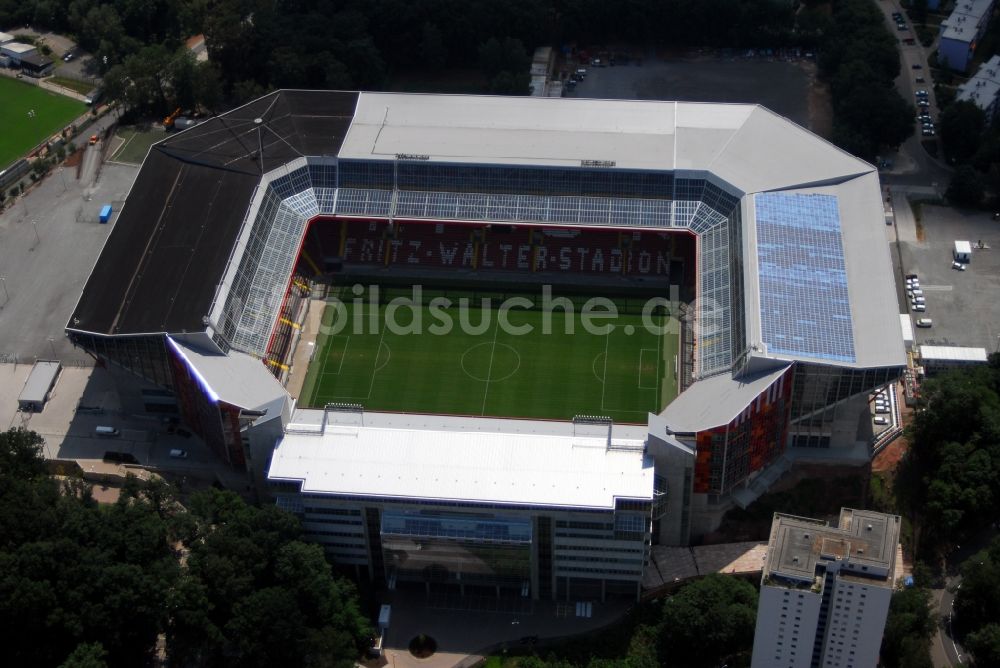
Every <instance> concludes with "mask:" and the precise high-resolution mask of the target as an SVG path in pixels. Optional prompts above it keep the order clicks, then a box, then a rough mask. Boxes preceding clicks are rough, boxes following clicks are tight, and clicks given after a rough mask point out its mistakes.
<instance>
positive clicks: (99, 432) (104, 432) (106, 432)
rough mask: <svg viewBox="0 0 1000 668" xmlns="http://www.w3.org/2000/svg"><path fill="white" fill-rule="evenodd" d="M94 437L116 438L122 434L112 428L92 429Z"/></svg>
mask: <svg viewBox="0 0 1000 668" xmlns="http://www.w3.org/2000/svg"><path fill="white" fill-rule="evenodd" d="M94 435H96V436H98V437H100V438H114V437H116V436H121V435H122V433H121V432H120V431H118V430H117V429H115V428H114V427H96V428H95V429H94Z"/></svg>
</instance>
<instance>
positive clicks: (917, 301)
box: [910, 297, 927, 304]
mask: <svg viewBox="0 0 1000 668" xmlns="http://www.w3.org/2000/svg"><path fill="white" fill-rule="evenodd" d="M910 301H912V302H913V303H914V304H926V303H927V300H926V299H924V298H923V297H914V298H913V299H912V300H910Z"/></svg>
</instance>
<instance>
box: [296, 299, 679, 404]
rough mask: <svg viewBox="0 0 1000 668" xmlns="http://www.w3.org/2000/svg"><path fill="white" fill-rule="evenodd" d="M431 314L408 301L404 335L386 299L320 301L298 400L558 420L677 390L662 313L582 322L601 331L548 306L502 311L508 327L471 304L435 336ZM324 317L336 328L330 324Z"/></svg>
mask: <svg viewBox="0 0 1000 668" xmlns="http://www.w3.org/2000/svg"><path fill="white" fill-rule="evenodd" d="M430 310H431V309H429V308H428V307H426V306H424V307H418V308H417V312H418V313H419V318H420V322H421V327H420V330H421V331H420V332H419V333H407V332H404V331H400V328H399V327H395V326H393V327H390V326H389V325H388V324H387V323H389V322H392V323H398V324H400V325H401V326H402V327H403V328H407V326H411V325H412V324H413V323H414V322H415V320H414V316H413V311H411V310H409V309H405V310H404V311H405V312H403V311H393V312H391V313H388V314H387V307H386V306H375V305H370V304H359V305H354V304H351V303H350V302H348V303H345V304H339V305H337V306H329V305H328V306H327V307H326V311H325V312H324V314H323V323H324V327H323V328H322V329H323V331H321V333H320V335H319V337H318V339H317V341H316V352H315V354H314V356H313V361H312V363H311V364H310V367H309V370H308V372H307V375H306V380H305V385H304V387H303V392H302V397H301V402H302V404H303V405H305V406H315V407H322V406H324V405H326V404H328V403H356V404H361V405H362V406H363V407H364V408H365V409H369V410H381V411H398V412H418V413H443V414H449V415H476V416H484V415H485V416H500V417H520V418H542V419H557V420H567V419H570V418H572V417H573V416H575V415H601V416H608V417H611V418H612V419H613V420H615V421H616V422H631V423H639V422H645V419H646V414H647V412H649V411H654V412H658V411H659V410H660V409H661V408H662V407H663V406H665V405H666V404H668V403H669V402H670V401H672V400H673V399H674V397H675V396H676V394H677V376H676V372H675V369H676V368H677V360H676V356H677V349H678V341H679V338H678V334H677V331H676V328H670V327H663V326H662V324H663V323H665V322H666V317H665V316H662V315H661V316H653V317H652V318H653V319H654V323H655V324H658V325H660V327H659V329H661V330H662V329H666V330H668V331H667V332H666V333H664V332H662V331H650V328H648V327H644V326H643V320H642V317H641V316H639V315H618V316H617V317H615V318H614V319H600V320H596V319H595V320H592V321H591V322H592V324H593V326H592V327H591V329H592V330H593V328H594V326H596V327H602V328H605V329H607V331H606V333H592V332H591V331H587V330H586V329H585V328H584V323H583V321H582V316H581V315H580V313H579V311H577V312H576V313H574V314H568V313H566V312H565V311H563V310H556V311H555V312H554V313H552V314H551V316H549V317H550V319H549V320H548V322H549V323H550V324H549V326H548V327H546V326H545V324H546V319H547V315H546V314H543V313H542V312H541V311H530V310H518V309H512V310H509V311H507V312H506V313H505V316H506V322H507V323H509V325H510V326H509V327H508V326H501V320H500V318H499V317H497V316H498V312H497V311H495V310H489V309H485V310H484V309H479V308H472V309H468V311H467V313H468V316H467V321H469V322H470V323H471V324H472V325H473V326H478V329H477V330H475V331H471V330H470V328H469V327H463V326H459V312H458V309H457V308H453V309H449V310H447V314H448V316H449V317H450V319H451V320H452V322H453V323H454V325H455V326H454V327H452V328H451V329H450V331H448V332H447V333H435V331H434V330H433V329H432V327H431V326H432V325H434V324H436V323H439V322H440V321H439V320H436V319H435V318H433V317H431V316H432V314H431V312H430ZM401 313H402V315H400V314H401ZM335 322H341V323H346V326H345V327H343V328H342V329H339V330H338V328H337V327H335V326H333V325H334V323H335ZM609 325H610V328H608V326H609ZM410 328H411V329H416V328H413V327H410ZM527 328H531V331H530V333H524V331H525V330H526V329H527ZM568 331H570V332H572V333H567V332H568ZM601 331H602V332H604V330H603V329H602V330H601Z"/></svg>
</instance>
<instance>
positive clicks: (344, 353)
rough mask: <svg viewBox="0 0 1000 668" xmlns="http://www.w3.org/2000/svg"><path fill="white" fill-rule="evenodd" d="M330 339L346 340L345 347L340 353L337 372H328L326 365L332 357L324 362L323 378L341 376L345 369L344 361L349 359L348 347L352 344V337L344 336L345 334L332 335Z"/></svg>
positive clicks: (328, 357) (321, 373)
mask: <svg viewBox="0 0 1000 668" xmlns="http://www.w3.org/2000/svg"><path fill="white" fill-rule="evenodd" d="M330 338H331V339H344V347H343V349H342V350H341V351H340V364H338V365H337V370H336V371H327V370H326V363H327V362H329V361H330V356H329V355H327V356H326V359H325V360H323V368H322V370H321V372H320V375H321V376H325V375H327V374H329V375H331V376H339V375H340V372H341V371H343V369H344V360H345V359H347V346H349V345H350V344H351V337H350V335H348V336H344V335H343V334H332V335H330Z"/></svg>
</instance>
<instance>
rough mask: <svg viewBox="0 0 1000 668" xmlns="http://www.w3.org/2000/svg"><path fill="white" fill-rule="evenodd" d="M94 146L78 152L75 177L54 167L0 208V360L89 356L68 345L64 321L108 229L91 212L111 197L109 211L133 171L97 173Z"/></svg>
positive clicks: (114, 168)
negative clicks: (79, 162)
mask: <svg viewBox="0 0 1000 668" xmlns="http://www.w3.org/2000/svg"><path fill="white" fill-rule="evenodd" d="M100 148H101V146H100V145H98V146H96V147H92V148H90V149H89V150H88V152H87V155H85V156H84V157H83V164H82V167H81V168H80V170H79V171H80V179H79V180H78V179H77V171H78V170H77V167H63V168H61V169H60V168H57V169H56V171H55V172H53V173H52V174H51V175H50V176H49V177H47V178H46V179H45V180H44V181H43V182H42V183H41V184H39V185H38V186H37V187H35V188H34V189H33V190H32V191H31V192H30V193H29V194H27V195H26V196H24V197H22V198H20V200H19V201H17V202H16V203H14V204H13V205H12V206H9V207H8V208H7V209H6V210H5V211H4V212H3V213H2V214H0V276H3V280H2V281H0V360H9V359H12V358H16V359H17V360H18V361H19V362H21V363H31V362H33V361H34V360H35V359H37V358H45V359H53V358H54V359H58V360H61V361H63V362H64V363H70V364H85V363H89V362H90V361H91V358H90V356H89V355H86V354H84V353H83V352H82V351H79V350H76V349H74V348H73V346H72V345H70V343H69V340H68V339H67V338H66V335H65V328H66V323H67V321H68V320H69V317H70V315H71V314H72V312H73V308H74V307H75V306H76V302H77V300H78V299H79V298H80V293H81V291H82V290H83V285H84V283H86V281H87V278H88V277H89V276H90V271H91V269H92V268H93V266H94V263H95V262H96V261H97V256H98V255H99V254H100V252H101V249H102V248H103V247H104V242H105V240H106V239H107V237H108V234H109V233H110V231H111V227H112V225H101V224H99V223H98V220H97V217H98V212H99V211H100V209H101V207H102V206H103V205H104V204H111V205H112V206H113V207H114V214H115V215H117V214H118V212H119V210H120V209H121V204H122V202H123V201H124V200H125V196H126V194H127V193H128V191H129V188H130V187H131V186H132V181H133V180H134V179H135V175H136V173H137V172H138V170H137V169H136V168H135V167H132V166H128V165H104V167H103V168H102V169H100V170H99V172H98V163H99V156H98V154H97V151H98V150H99V149H100ZM98 173H99V176H97V175H98ZM95 177H96V180H95ZM113 222H114V217H113V218H112V223H113Z"/></svg>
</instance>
